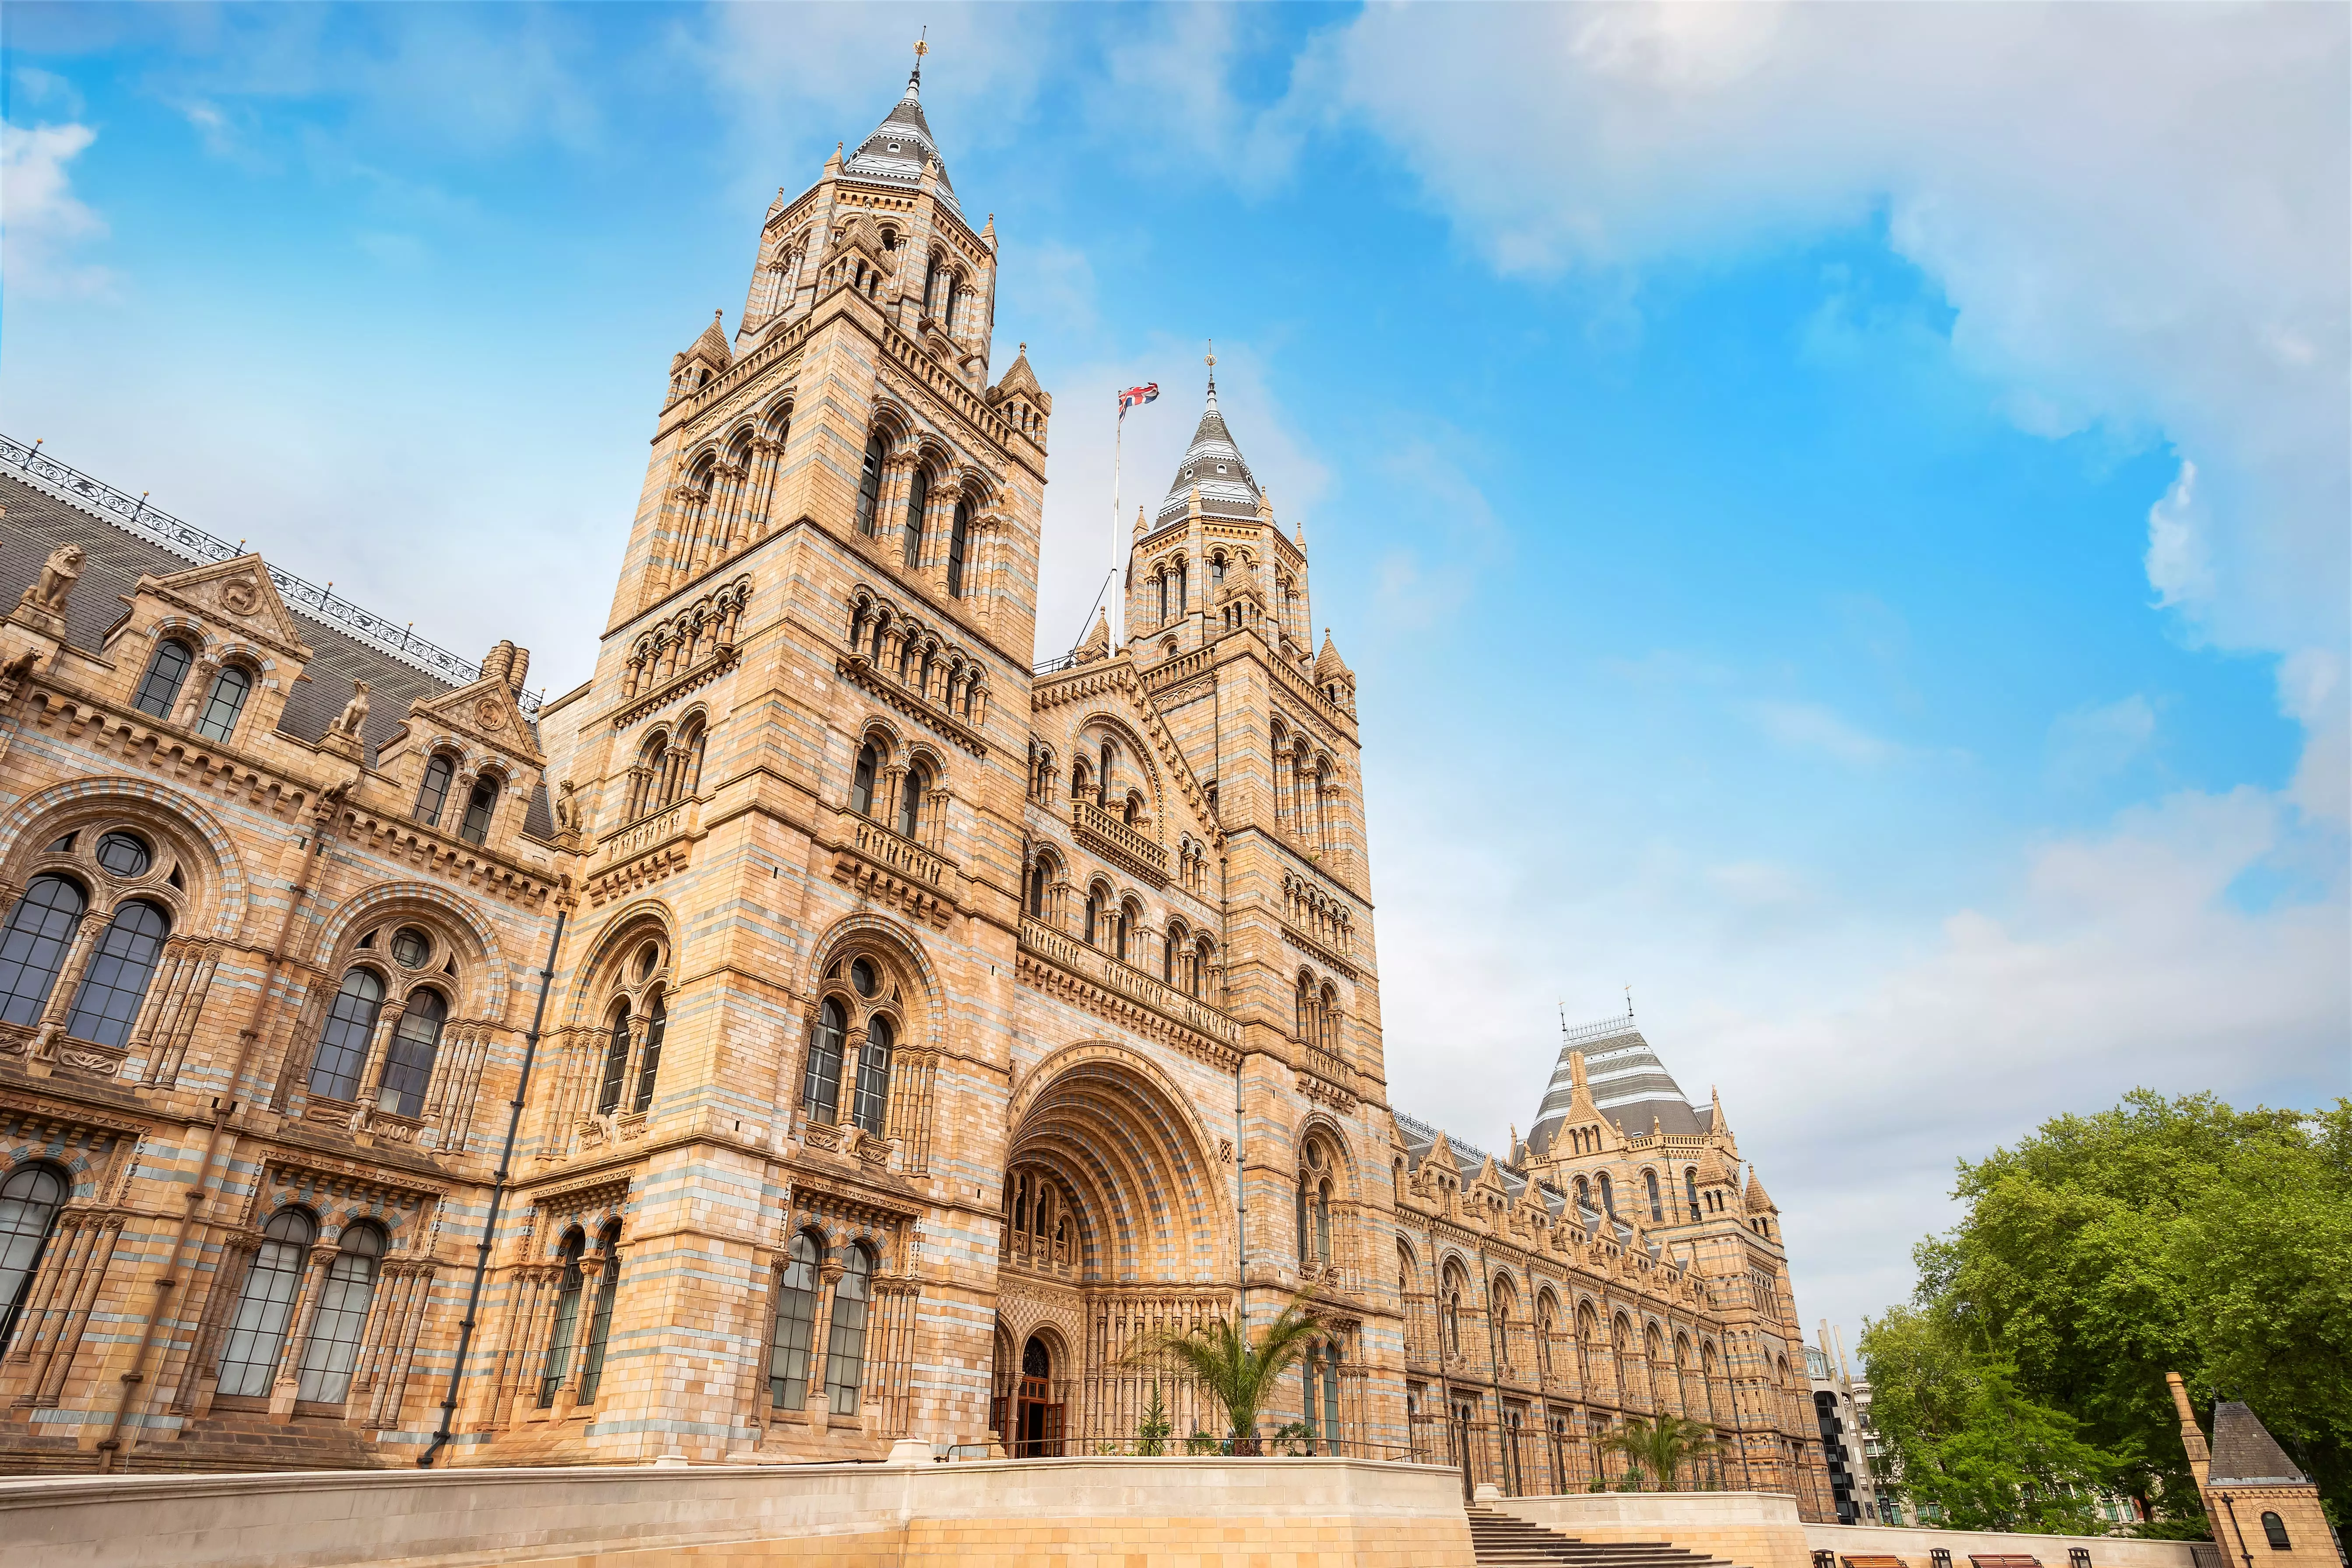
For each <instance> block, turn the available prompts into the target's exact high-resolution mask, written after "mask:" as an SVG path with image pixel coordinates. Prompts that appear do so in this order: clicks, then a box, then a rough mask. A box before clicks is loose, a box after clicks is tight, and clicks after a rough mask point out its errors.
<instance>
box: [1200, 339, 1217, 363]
mask: <svg viewBox="0 0 2352 1568" xmlns="http://www.w3.org/2000/svg"><path fill="white" fill-rule="evenodd" d="M1203 363H1206V364H1207V365H1208V367H1209V368H1210V369H1211V370H1214V369H1216V368H1217V340H1216V339H1214V338H1211V339H1210V340H1209V352H1208V353H1207V355H1206V356H1204V360H1203Z"/></svg>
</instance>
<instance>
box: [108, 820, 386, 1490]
mask: <svg viewBox="0 0 2352 1568" xmlns="http://www.w3.org/2000/svg"><path fill="white" fill-rule="evenodd" d="M353 782H356V781H355V780H350V781H346V782H344V783H343V784H337V785H334V786H332V787H331V788H329V789H327V790H325V791H323V792H322V793H321V794H320V796H319V799H318V801H317V802H316V803H315V805H313V807H312V822H311V832H310V850H309V853H307V854H305V855H304V856H303V857H302V865H301V868H300V869H299V871H297V872H296V873H295V877H294V885H293V887H292V888H291V889H289V890H288V892H287V895H286V915H285V918H284V919H283V920H281V921H278V936H277V940H276V941H274V942H271V943H270V947H269V960H268V963H266V964H264V965H263V966H262V972H261V984H260V986H259V987H258V988H257V990H256V992H255V993H254V998H253V1009H252V1011H251V1012H249V1013H248V1014H247V1015H246V1020H245V1027H244V1028H242V1029H240V1030H238V1031H237V1041H236V1067H235V1068H232V1069H231V1070H230V1072H229V1079H228V1094H227V1095H226V1097H223V1096H217V1095H216V1096H215V1097H214V1099H213V1110H212V1125H211V1126H210V1127H208V1128H207V1129H205V1157H204V1159H203V1160H202V1161H200V1162H199V1163H197V1166H196V1180H195V1183H194V1184H193V1185H192V1186H190V1187H189V1189H188V1192H187V1195H186V1197H185V1198H184V1203H185V1204H186V1205H187V1206H186V1207H185V1208H184V1210H183V1211H182V1212H181V1215H180V1224H179V1228H178V1230H177V1231H176V1232H175V1233H174V1234H173V1237H172V1250H171V1251H170V1253H169V1254H167V1255H166V1256H167V1257H168V1258H169V1260H170V1261H169V1264H168V1266H167V1267H166V1268H164V1270H163V1273H162V1274H160V1275H158V1276H157V1277H156V1279H155V1301H154V1305H153V1306H152V1307H151V1308H150V1309H149V1310H148V1312H147V1322H146V1325H145V1326H144V1327H143V1328H142V1329H141V1330H140V1332H139V1348H138V1349H137V1350H135V1351H133V1352H131V1370H130V1371H128V1372H126V1373H123V1374H122V1397H121V1399H119V1400H117V1401H116V1402H115V1405H114V1414H113V1415H111V1416H110V1417H109V1418H108V1420H107V1423H106V1436H103V1437H101V1438H100V1439H99V1441H98V1451H99V1454H100V1458H99V1472H100V1474H101V1475H105V1474H111V1473H112V1472H113V1469H114V1467H115V1462H116V1461H117V1460H118V1459H120V1460H123V1461H124V1462H125V1463H127V1462H128V1459H129V1456H128V1454H127V1452H126V1450H125V1447H124V1444H123V1438H122V1427H123V1425H124V1423H126V1422H128V1421H129V1420H130V1419H131V1415H132V1414H133V1413H134V1411H135V1410H136V1408H137V1407H139V1406H141V1405H143V1404H144V1403H145V1401H144V1399H143V1397H142V1395H143V1394H144V1391H145V1388H146V1382H147V1358H148V1356H149V1355H151V1354H152V1353H153V1352H154V1349H155V1332H156V1331H157V1330H158V1329H160V1328H162V1327H163V1311H164V1309H165V1308H166V1306H168V1305H169V1304H170V1302H171V1300H172V1292H173V1290H174V1289H178V1287H179V1284H180V1279H181V1271H182V1269H183V1268H187V1267H191V1265H189V1264H186V1263H184V1261H183V1259H184V1258H185V1256H186V1253H187V1250H188V1239H189V1237H190V1236H191V1235H193V1234H194V1231H195V1228H196V1216H197V1214H198V1213H199V1212H200V1211H201V1210H202V1209H203V1207H204V1204H205V1196H206V1195H207V1194H210V1193H213V1192H214V1191H215V1178H214V1174H213V1172H214V1166H215V1163H216V1162H217V1161H218V1160H219V1159H220V1157H221V1143H222V1141H223V1139H224V1138H225V1137H226V1134H227V1132H228V1119H229V1118H230V1117H231V1116H234V1115H235V1114H236V1110H237V1104H238V1102H237V1100H236V1093H237V1087H238V1085H240V1084H242V1083H243V1082H244V1081H245V1076H246V1073H247V1069H248V1068H250V1067H251V1066H252V1062H253V1048H254V1047H255V1046H256V1045H257V1044H258V1043H259V1042H260V1039H261V1036H262V1033H263V1031H264V1029H265V1027H266V1026H267V1025H268V1021H269V1016H270V1013H271V1011H272V1008H271V1001H270V999H271V997H272V996H273V995H274V994H276V992H277V989H278V970H279V969H280V968H281V967H282V966H283V965H284V963H285V962H286V941H287V938H288V937H289V936H291V935H292V934H293V931H294V919H295V917H296V916H297V915H298V914H299V913H300V912H301V910H302V906H303V904H304V902H305V901H306V900H308V899H309V898H310V879H311V878H312V876H313V875H314V874H315V873H316V872H317V870H318V867H319V863H320V860H322V859H324V858H325V856H326V849H327V843H328V840H329V839H330V838H331V837H332V833H331V829H332V828H333V826H334V819H335V817H336V816H338V815H339V814H340V813H341V809H342V804H343V797H344V796H345V795H347V794H348V793H349V792H350V790H351V787H352V783H353ZM188 1353H189V1355H190V1356H191V1357H192V1358H193V1357H194V1354H195V1350H194V1346H191V1347H190V1349H189V1352H188ZM194 1372H195V1369H194V1367H193V1366H191V1367H190V1369H189V1373H188V1375H191V1376H193V1375H194Z"/></svg>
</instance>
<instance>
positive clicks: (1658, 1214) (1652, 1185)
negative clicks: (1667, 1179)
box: [1642, 1171, 1666, 1225]
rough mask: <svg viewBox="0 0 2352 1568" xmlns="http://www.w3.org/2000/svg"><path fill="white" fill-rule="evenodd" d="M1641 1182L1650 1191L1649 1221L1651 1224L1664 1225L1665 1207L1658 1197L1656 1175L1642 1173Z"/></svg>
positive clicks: (1653, 1173) (1655, 1173) (1654, 1173)
mask: <svg viewBox="0 0 2352 1568" xmlns="http://www.w3.org/2000/svg"><path fill="white" fill-rule="evenodd" d="M1642 1180H1643V1183H1644V1184H1646V1185H1647V1186H1648V1187H1649V1189H1650V1220H1651V1222H1652V1223H1653V1224H1655V1225H1664V1223H1665V1219H1666V1205H1665V1204H1664V1202H1663V1201H1661V1199H1660V1198H1659V1195H1658V1173H1657V1172H1655V1171H1644V1172H1643V1173H1642Z"/></svg>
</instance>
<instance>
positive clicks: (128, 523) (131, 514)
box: [0, 436, 544, 719]
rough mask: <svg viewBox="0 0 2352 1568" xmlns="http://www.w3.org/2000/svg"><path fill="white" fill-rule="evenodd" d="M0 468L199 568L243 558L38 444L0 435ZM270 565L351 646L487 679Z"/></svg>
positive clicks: (525, 705) (286, 592)
mask: <svg viewBox="0 0 2352 1568" xmlns="http://www.w3.org/2000/svg"><path fill="white" fill-rule="evenodd" d="M0 467H5V468H15V469H16V471H17V475H18V477H19V478H22V479H26V480H28V481H30V482H31V483H32V484H33V486H34V487H35V488H36V489H40V490H44V491H46V492H47V493H48V494H49V495H52V496H54V497H56V498H57V499H58V500H61V501H64V502H66V503H67V504H68V505H69V506H76V507H79V508H80V509H81V510H84V511H87V512H89V513H90V514H91V515H92V516H94V517H97V518H100V519H101V520H102V521H107V522H110V523H112V524H113V525H114V526H115V527H117V528H119V529H121V530H122V531H124V532H125V533H129V534H132V535H135V536H137V537H138V538H141V539H143V540H145V541H147V542H149V543H151V544H159V545H161V546H163V548H164V549H166V550H168V551H170V552H172V553H173V554H174V555H177V556H179V557H181V558H182V559H183V560H185V561H192V562H194V563H196V564H197V565H199V566H208V565H210V564H212V563H214V562H215V561H226V560H229V559H231V558H233V557H235V556H236V555H240V554H243V553H245V552H244V551H243V550H241V549H240V548H239V547H238V546H236V545H234V544H231V543H229V542H228V541H226V540H225V539H222V538H220V537H219V536H217V535H215V534H212V533H207V532H205V531H204V530H203V529H201V528H198V527H197V526H196V525H195V524H194V523H192V522H188V521H184V520H182V519H180V518H176V517H173V515H172V514H171V513H170V512H167V511H164V510H162V509H160V508H158V507H155V506H152V505H151V504H149V502H148V500H147V498H146V496H145V495H143V494H142V495H135V496H134V495H132V494H131V493H130V492H129V491H127V490H121V489H116V488H115V487H114V486H112V485H110V484H108V483H107V482H106V481H105V480H104V479H97V478H94V477H92V476H91V475H89V474H85V473H83V472H82V471H81V470H80V469H79V468H75V467H73V466H72V465H71V464H69V463H61V462H59V461H58V459H57V458H52V457H50V456H49V455H48V454H47V453H46V452H44V451H42V450H41V443H40V442H38V441H35V442H34V443H33V444H32V445H30V446H26V444H25V443H24V442H22V441H17V440H13V439H11V438H10V437H6V436H0ZM265 564H268V565H269V580H270V582H272V583H273V584H276V585H277V588H278V595H280V596H281V597H282V598H284V599H285V600H286V602H287V604H288V605H291V606H292V607H293V608H294V609H295V610H297V611H298V612H299V613H300V614H302V615H305V616H309V617H310V619H312V620H315V621H317V622H319V623H320V625H321V626H330V627H332V628H333V629H334V630H336V631H339V632H341V633H342V634H343V635H344V636H345V637H350V638H351V639H352V641H353V642H356V643H362V644H364V645H365V646H367V647H372V648H373V649H375V651H376V652H378V653H381V654H385V655H388V656H389V657H391V658H396V659H398V660H400V661H401V662H402V663H403V664H405V665H408V666H410V667H412V668H416V669H420V670H423V671H424V672H425V674H427V675H429V676H432V677H433V678H434V679H436V680H446V681H447V682H448V683H449V684H450V685H452V686H466V685H469V684H471V683H472V682H474V681H477V680H479V679H481V678H482V667H481V666H480V665H478V664H477V663H475V662H474V661H473V660H471V659H468V658H458V657H457V655H456V654H454V653H451V652H450V651H449V650H448V649H447V648H445V647H441V646H440V645H439V644H437V643H432V642H428V641H426V640H425V638H423V637H418V636H417V635H416V634H415V631H413V630H411V629H410V628H409V627H407V626H402V625H401V624H399V623H398V622H395V621H388V620H386V619H384V618H383V616H378V615H374V614H373V613H371V612H369V611H367V610H363V609H362V608H360V606H359V605H354V604H352V602H351V601H350V600H349V599H342V598H338V597H336V596H335V595H334V593H333V592H332V591H331V589H328V588H322V587H320V586H319V585H318V584H315V583H313V582H311V581H310V579H309V578H307V577H299V576H297V575H295V574H293V573H291V572H289V571H287V570H286V569H285V568H284V567H282V566H278V565H274V564H269V563H266V562H265ZM517 695H518V698H519V700H520V705H521V708H522V710H523V713H524V715H525V716H526V717H528V718H532V719H536V718H537V717H539V707H540V703H541V700H542V698H543V695H544V694H543V693H541V692H537V691H524V692H520V693H518V694H517Z"/></svg>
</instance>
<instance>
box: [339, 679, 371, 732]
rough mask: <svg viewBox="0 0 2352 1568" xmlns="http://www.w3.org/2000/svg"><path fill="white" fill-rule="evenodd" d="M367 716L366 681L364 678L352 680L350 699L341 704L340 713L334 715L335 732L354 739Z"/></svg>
mask: <svg viewBox="0 0 2352 1568" xmlns="http://www.w3.org/2000/svg"><path fill="white" fill-rule="evenodd" d="M367 716H368V683H367V682H366V681H364V680H354V681H352V700H350V701H349V702H346V703H344V704H343V710H342V711H341V713H338V714H336V715H335V733H336V734H338V735H350V736H352V737H353V738H355V739H356V738H357V737H358V735H359V732H360V727H361V726H362V725H363V724H365V723H366V722H367Z"/></svg>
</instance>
